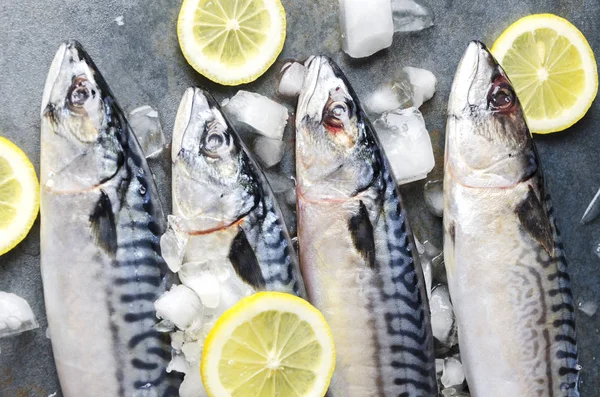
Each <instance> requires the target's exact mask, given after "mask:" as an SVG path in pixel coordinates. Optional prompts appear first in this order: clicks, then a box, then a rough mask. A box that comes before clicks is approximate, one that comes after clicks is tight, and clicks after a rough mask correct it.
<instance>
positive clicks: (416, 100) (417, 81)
mask: <svg viewBox="0 0 600 397" xmlns="http://www.w3.org/2000/svg"><path fill="white" fill-rule="evenodd" d="M403 70H404V72H405V73H406V75H407V76H408V81H409V82H410V85H411V86H412V92H413V95H412V101H413V106H414V107H416V108H420V107H421V105H422V104H423V103H425V102H427V101H428V100H430V99H431V98H433V95H434V94H435V90H436V88H437V79H436V78H435V75H434V74H433V73H431V72H430V71H429V70H426V69H420V68H413V67H410V66H407V67H405V68H404V69H403Z"/></svg>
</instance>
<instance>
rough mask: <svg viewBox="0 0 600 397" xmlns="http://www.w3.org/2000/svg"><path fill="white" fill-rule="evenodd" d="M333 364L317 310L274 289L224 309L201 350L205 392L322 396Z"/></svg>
mask: <svg viewBox="0 0 600 397" xmlns="http://www.w3.org/2000/svg"><path fill="white" fill-rule="evenodd" d="M334 367H335V348H334V344H333V337H332V335H331V331H330V330H329V326H328V325H327V323H326V322H325V319H324V318H323V315H322V314H321V312H319V311H318V310H317V309H315V308H314V307H313V306H311V305H310V304H309V303H308V302H306V301H305V300H303V299H301V298H298V297H296V296H293V295H290V294H284V293H280V292H260V293H257V294H255V295H252V296H250V297H248V298H244V299H242V300H241V301H239V302H238V303H237V304H236V305H235V306H233V307H232V308H230V309H229V310H227V311H226V312H225V313H224V314H223V315H222V316H221V317H220V318H219V320H218V321H217V323H216V324H215V326H214V328H213V329H212V331H211V332H210V334H209V335H208V337H207V339H206V342H205V344H204V351H203V354H202V380H203V382H204V386H205V387H206V390H207V392H208V394H209V395H210V396H211V397H227V396H235V397H275V396H277V397H323V396H324V395H325V393H326V392H327V388H328V387H329V381H330V379H331V375H332V374H333V370H334Z"/></svg>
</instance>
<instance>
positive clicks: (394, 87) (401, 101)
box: [365, 78, 413, 116]
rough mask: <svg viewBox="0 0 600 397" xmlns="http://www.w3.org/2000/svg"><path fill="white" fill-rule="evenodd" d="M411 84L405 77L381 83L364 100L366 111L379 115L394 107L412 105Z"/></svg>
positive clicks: (399, 107)
mask: <svg viewBox="0 0 600 397" xmlns="http://www.w3.org/2000/svg"><path fill="white" fill-rule="evenodd" d="M412 96H413V91H412V86H411V85H410V82H409V81H408V78H406V79H401V78H400V79H395V80H394V81H393V82H392V83H390V84H383V85H381V86H379V87H378V88H377V89H376V90H375V91H373V92H372V93H371V94H370V95H369V96H368V97H367V99H366V100H365V108H366V110H367V112H368V113H369V114H371V115H374V116H379V115H381V114H383V113H386V112H391V111H393V110H396V109H405V108H407V107H410V106H412Z"/></svg>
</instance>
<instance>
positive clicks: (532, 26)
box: [492, 14, 598, 134]
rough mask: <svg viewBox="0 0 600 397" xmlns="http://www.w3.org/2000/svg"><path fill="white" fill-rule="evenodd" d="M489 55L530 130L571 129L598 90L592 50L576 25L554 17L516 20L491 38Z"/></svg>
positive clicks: (542, 132)
mask: <svg viewBox="0 0 600 397" xmlns="http://www.w3.org/2000/svg"><path fill="white" fill-rule="evenodd" d="M492 53H493V54H494V56H495V57H496V59H497V60H498V62H500V64H501V65H502V66H503V67H504V69H505V70H506V73H507V74H508V77H509V78H510V79H511V81H512V83H513V85H514V87H515V90H516V91H517V95H518V96H519V99H520V101H521V104H522V105H523V109H524V110H525V115H526V117H527V121H528V124H529V128H530V129H531V131H532V132H536V133H539V134H546V133H551V132H557V131H562V130H564V129H566V128H568V127H570V126H572V125H573V124H575V123H576V122H577V121H579V120H580V119H581V118H582V117H583V116H584V115H585V114H586V113H587V111H588V109H589V108H590V106H591V105H592V102H593V101H594V98H595V97H596V93H597V92H598V70H597V67H596V60H595V58H594V52H593V51H592V49H591V48H590V45H589V44H588V42H587V40H586V38H585V37H584V36H583V34H582V33H581V32H580V31H579V30H578V29H577V28H576V27H575V26H573V25H572V24H571V23H570V22H569V21H567V20H566V19H563V18H561V17H558V16H556V15H552V14H537V15H530V16H528V17H525V18H522V19H520V20H518V21H517V22H515V23H513V24H512V25H510V26H509V27H508V29H506V30H505V31H504V33H502V35H501V36H500V37H499V38H498V40H496V42H495V43H494V46H493V47H492Z"/></svg>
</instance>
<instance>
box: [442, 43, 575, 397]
mask: <svg viewBox="0 0 600 397" xmlns="http://www.w3.org/2000/svg"><path fill="white" fill-rule="evenodd" d="M445 163H446V164H445V174H444V196H445V209H444V235H445V238H444V256H445V263H446V270H447V273H448V283H449V287H450V293H451V298H452V301H453V304H454V309H455V311H456V317H457V321H458V330H459V343H460V350H461V357H462V360H463V364H464V367H465V373H466V377H467V382H468V384H469V389H470V391H471V394H472V395H473V396H474V397H495V396H497V397H506V396H519V397H534V396H544V397H559V396H560V397H576V396H579V392H578V387H577V386H578V385H577V383H578V377H579V368H580V367H579V366H578V364H577V345H576V339H575V314H574V311H575V309H574V306H573V295H572V292H571V288H570V285H569V275H568V274H567V264H566V261H565V257H564V250H563V247H562V245H561V243H560V242H559V238H558V232H557V229H556V226H555V224H554V219H553V216H552V207H551V205H550V202H549V199H548V196H547V194H546V192H545V189H544V182H543V178H542V174H541V170H540V164H539V161H538V156H537V153H536V150H535V145H534V142H533V140H532V137H531V134H530V132H529V129H528V128H527V123H526V121H525V118H524V116H523V111H522V108H521V105H520V103H519V100H518V98H517V96H516V95H515V91H514V89H513V86H512V84H511V83H510V81H509V79H508V78H507V76H506V74H505V72H504V70H503V69H502V68H501V67H500V66H499V65H498V63H497V62H496V60H495V59H494V58H493V56H492V55H491V54H490V52H489V51H488V50H487V49H486V48H485V46H484V45H483V44H481V43H479V42H472V43H470V44H469V46H468V48H467V51H466V53H465V55H464V57H463V59H462V61H461V62H460V65H459V67H458V71H457V73H456V77H455V79H454V85H453V87H452V93H451V95H450V101H449V104H448V124H447V131H446V159H445Z"/></svg>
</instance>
